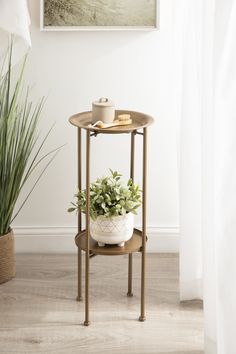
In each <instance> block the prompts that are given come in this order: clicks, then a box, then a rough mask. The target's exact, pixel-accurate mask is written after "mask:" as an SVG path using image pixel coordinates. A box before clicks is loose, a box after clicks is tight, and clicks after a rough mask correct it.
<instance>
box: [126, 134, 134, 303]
mask: <svg viewBox="0 0 236 354" xmlns="http://www.w3.org/2000/svg"><path fill="white" fill-rule="evenodd" d="M134 152H135V132H132V133H131V149H130V178H132V180H134ZM132 271H133V255H132V253H130V254H129V261H128V292H127V296H129V297H132V296H133V292H132Z"/></svg>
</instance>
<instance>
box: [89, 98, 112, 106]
mask: <svg viewBox="0 0 236 354" xmlns="http://www.w3.org/2000/svg"><path fill="white" fill-rule="evenodd" d="M93 105H94V106H97V107H113V106H114V105H115V104H114V102H113V101H110V100H109V99H108V98H106V97H101V98H100V99H99V100H98V101H94V102H93Z"/></svg>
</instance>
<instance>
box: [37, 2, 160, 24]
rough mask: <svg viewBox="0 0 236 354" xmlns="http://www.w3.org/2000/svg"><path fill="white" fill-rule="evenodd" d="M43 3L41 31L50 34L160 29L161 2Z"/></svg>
mask: <svg viewBox="0 0 236 354" xmlns="http://www.w3.org/2000/svg"><path fill="white" fill-rule="evenodd" d="M41 1H42V3H41V4H42V6H41V10H42V12H41V27H42V29H46V30H50V29H51V30H53V29H54V30H56V29H58V30H62V29H65V30H66V29H68V30H73V29H90V28H101V29H106V28H111V29H112V28H113V29H119V28H122V29H125V28H127V29H136V28H147V29H149V28H156V27H157V0H41Z"/></svg>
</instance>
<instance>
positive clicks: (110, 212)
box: [68, 170, 142, 220]
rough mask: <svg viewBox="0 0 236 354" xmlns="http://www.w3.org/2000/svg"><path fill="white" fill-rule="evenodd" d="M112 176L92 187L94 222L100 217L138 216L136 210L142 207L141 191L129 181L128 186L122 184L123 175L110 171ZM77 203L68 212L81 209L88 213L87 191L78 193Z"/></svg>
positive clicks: (102, 179) (91, 207)
mask: <svg viewBox="0 0 236 354" xmlns="http://www.w3.org/2000/svg"><path fill="white" fill-rule="evenodd" d="M110 172H111V175H110V176H107V177H102V178H98V179H97V180H96V182H94V183H91V185H90V216H91V218H92V219H93V220H96V218H97V217H98V216H100V215H103V216H105V217H111V216H118V215H125V214H126V213H130V212H131V213H133V214H137V212H136V209H137V208H138V207H140V205H141V203H142V202H141V190H140V187H139V185H135V184H134V183H133V182H132V179H129V180H128V182H127V186H124V185H123V184H122V182H121V176H122V175H121V174H119V173H118V172H117V171H114V172H113V171H112V170H110ZM75 197H76V198H77V201H76V203H72V205H73V207H71V208H69V209H68V211H69V212H72V211H74V210H78V209H80V210H81V211H82V212H83V213H86V190H85V189H84V190H81V191H78V193H77V194H76V195H75Z"/></svg>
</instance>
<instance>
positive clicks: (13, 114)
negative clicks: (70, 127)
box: [0, 44, 59, 284]
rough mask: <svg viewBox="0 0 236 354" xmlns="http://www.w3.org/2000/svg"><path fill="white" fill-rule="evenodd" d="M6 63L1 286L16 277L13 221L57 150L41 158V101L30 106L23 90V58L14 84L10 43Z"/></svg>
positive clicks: (0, 144) (1, 108)
mask: <svg viewBox="0 0 236 354" xmlns="http://www.w3.org/2000/svg"><path fill="white" fill-rule="evenodd" d="M6 63H7V69H6V73H5V74H3V69H2V72H0V284H1V283H4V282H6V281H8V280H10V279H12V278H13V277H14V276H15V259H14V235H13V231H12V228H11V225H12V222H13V220H14V219H15V218H16V216H17V215H18V214H19V212H20V210H21V209H22V207H23V206H24V204H25V202H26V200H27V199H28V197H29V195H30V194H31V192H32V191H33V189H34V187H35V186H36V184H37V182H38V181H39V180H40V178H41V176H42V174H43V172H44V171H45V169H46V168H47V166H48V165H49V164H50V163H51V162H52V160H53V159H54V157H55V155H56V154H57V152H58V150H59V149H55V150H53V151H50V152H49V153H47V154H45V155H44V156H40V153H41V150H42V147H43V145H44V143H45V141H46V140H47V138H48V135H49V133H50V131H51V129H50V130H49V132H48V133H47V134H46V136H45V137H44V138H43V139H42V141H41V142H40V141H39V139H38V138H39V136H38V133H37V124H38V120H39V117H40V114H41V111H42V107H43V103H44V100H43V99H42V100H41V101H40V102H39V103H38V104H36V105H33V103H32V102H31V101H30V99H29V90H28V89H27V90H23V87H22V86H23V85H22V79H23V73H24V68H25V63H26V59H25V60H24V63H23V65H22V66H21V69H20V72H19V74H18V76H17V79H16V80H14V82H13V80H12V44H11V45H10V48H9V50H8V52H7V56H6V58H5V61H4V64H5V65H6ZM3 66H4V65H3ZM50 154H53V155H51V157H49V160H48V161H47V163H46V165H45V166H44V168H43V169H42V170H41V172H40V174H39V176H38V177H37V178H36V181H34V183H33V186H32V188H31V189H30V191H29V192H28V194H27V196H26V198H25V199H24V200H23V202H22V203H21V204H20V205H19V207H18V210H17V211H15V205H16V202H17V200H18V197H19V194H20V193H21V191H22V188H23V187H24V185H25V183H26V182H27V181H28V179H29V177H31V175H32V173H33V172H34V171H35V169H36V167H38V165H39V164H41V162H42V161H43V160H44V158H46V157H48V156H49V155H50Z"/></svg>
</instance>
